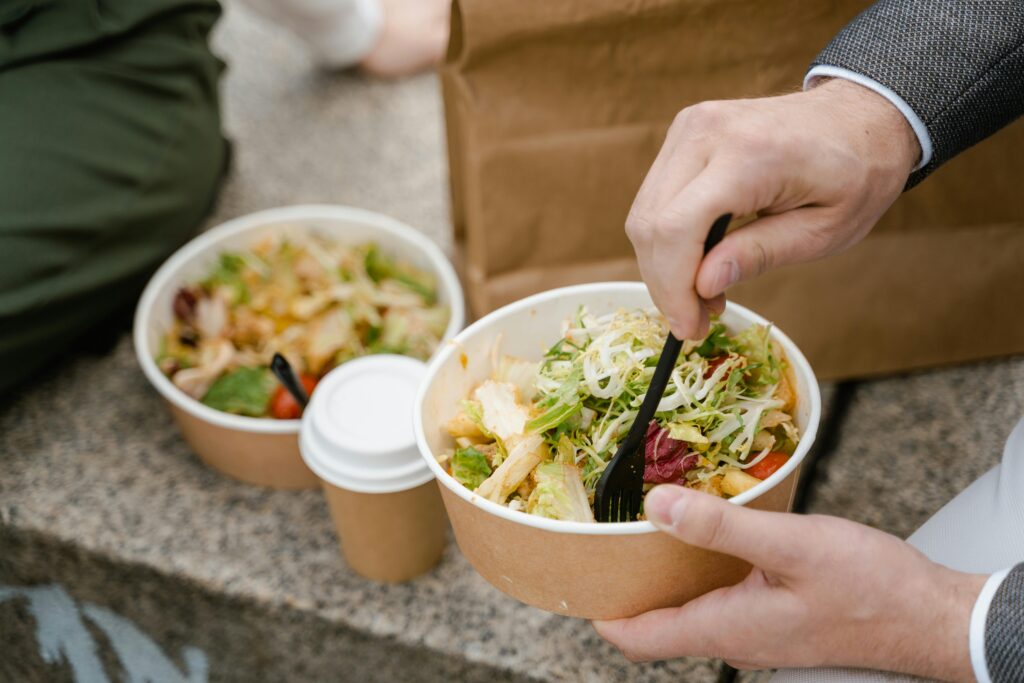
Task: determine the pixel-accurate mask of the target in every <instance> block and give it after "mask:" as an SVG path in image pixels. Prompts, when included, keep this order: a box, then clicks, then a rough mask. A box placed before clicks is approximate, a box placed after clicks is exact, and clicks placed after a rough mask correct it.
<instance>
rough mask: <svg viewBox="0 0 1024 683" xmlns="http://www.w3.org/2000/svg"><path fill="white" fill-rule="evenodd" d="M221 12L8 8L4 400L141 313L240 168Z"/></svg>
mask: <svg viewBox="0 0 1024 683" xmlns="http://www.w3.org/2000/svg"><path fill="white" fill-rule="evenodd" d="M219 13H220V8H219V6H218V4H217V3H216V1H215V0H0V392H4V391H6V390H8V389H9V388H10V387H11V386H13V385H14V384H16V383H18V382H20V381H21V380H24V379H25V378H26V377H28V376H29V375H30V374H31V373H33V372H35V371H37V370H38V369H40V368H42V367H44V366H46V365H47V364H49V363H51V362H53V361H54V360H55V359H56V358H58V357H59V356H61V355H63V354H66V353H67V352H69V351H71V350H73V349H74V347H75V345H76V344H77V343H78V340H79V339H80V338H81V337H82V336H83V334H85V333H86V332H88V331H90V330H91V328H94V327H95V326H96V325H98V324H102V323H103V322H104V321H105V320H107V319H109V318H110V317H111V316H112V314H114V313H115V312H117V311H119V310H123V309H125V308H126V307H130V306H131V305H132V304H133V302H134V300H135V299H136V298H137V296H138V293H139V291H140V289H141V287H142V285H143V284H144V283H145V280H146V278H147V277H148V275H149V274H150V273H151V272H152V271H153V270H154V269H155V268H156V267H157V266H158V265H159V264H160V262H161V261H162V260H163V259H165V258H166V257H167V256H168V255H169V254H170V253H171V252H172V251H173V250H174V249H175V248H177V247H178V246H180V245H181V244H182V243H183V242H185V241H186V240H187V239H188V238H189V237H190V236H191V235H192V234H193V233H194V232H195V231H196V229H197V228H198V227H199V225H200V223H201V221H202V219H203V218H204V216H206V215H207V213H208V212H209V210H210V207H211V205H212V203H213V201H214V198H215V196H216V192H217V188H218V186H219V183H220V179H221V177H222V175H223V172H224V168H225V165H226V157H227V145H226V142H225V140H224V138H223V136H222V134H221V128H220V113H219V108H218V96H217V86H218V79H219V76H220V74H221V71H222V69H223V65H222V63H221V62H220V61H219V60H218V59H217V58H215V57H214V56H213V55H212V54H211V52H210V51H209V48H208V46H207V37H208V35H209V32H210V29H211V28H212V26H213V24H214V23H215V22H216V20H217V18H218V16H219Z"/></svg>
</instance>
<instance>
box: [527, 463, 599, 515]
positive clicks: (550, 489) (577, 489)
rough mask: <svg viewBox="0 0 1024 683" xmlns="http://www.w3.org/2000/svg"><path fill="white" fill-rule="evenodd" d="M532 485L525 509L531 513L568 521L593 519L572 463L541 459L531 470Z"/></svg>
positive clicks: (584, 490)
mask: <svg viewBox="0 0 1024 683" xmlns="http://www.w3.org/2000/svg"><path fill="white" fill-rule="evenodd" d="M533 476H534V478H535V479H536V482H537V485H536V486H535V487H534V488H533V492H532V493H531V494H530V498H529V500H528V501H527V502H526V511H527V512H529V513H530V514H532V515H539V516H541V517H548V518H550V519H561V520H565V521H569V522H593V521H594V511H593V510H592V509H591V508H590V499H589V498H587V491H586V489H584V488H583V481H582V480H581V479H580V471H579V470H578V469H577V468H576V467H575V466H574V465H568V464H565V463H560V462H545V463H541V464H540V465H537V468H536V469H535V470H534V471H533Z"/></svg>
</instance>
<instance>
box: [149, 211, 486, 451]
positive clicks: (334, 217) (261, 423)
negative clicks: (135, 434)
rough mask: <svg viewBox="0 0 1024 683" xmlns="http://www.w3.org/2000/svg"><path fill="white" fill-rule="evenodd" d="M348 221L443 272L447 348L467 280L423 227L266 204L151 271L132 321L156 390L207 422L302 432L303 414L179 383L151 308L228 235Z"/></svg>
mask: <svg viewBox="0 0 1024 683" xmlns="http://www.w3.org/2000/svg"><path fill="white" fill-rule="evenodd" d="M317 220H327V221H348V222H353V223H362V224H364V225H366V226H368V227H370V228H372V229H374V230H377V231H380V232H382V233H387V234H390V235H391V236H393V237H396V238H398V239H399V240H401V241H404V242H407V243H409V244H410V246H412V247H415V248H417V249H419V250H421V251H422V252H423V253H424V254H426V257H427V260H428V261H430V263H431V266H432V270H433V271H434V273H435V275H436V276H437V278H438V282H439V284H440V286H441V288H442V289H444V290H445V291H446V292H447V293H448V298H449V301H448V308H449V319H448V326H447V327H446V328H445V331H444V335H443V336H442V338H441V343H440V344H438V347H437V350H435V352H434V355H435V356H436V355H437V353H438V351H440V350H441V349H443V348H444V346H445V344H446V343H447V342H448V340H450V339H452V338H453V337H454V336H455V335H456V333H458V331H459V330H460V329H461V328H462V326H463V324H464V322H465V315H466V313H465V303H464V294H463V291H462V285H461V284H460V283H459V278H458V276H457V275H456V274H455V268H454V267H453V266H452V263H451V261H450V260H449V259H448V257H447V256H446V255H445V253H444V252H443V251H442V250H441V248H440V247H439V246H438V245H437V244H436V243H435V242H434V241H433V240H431V239H430V238H429V237H427V236H426V235H425V234H424V233H422V232H420V231H419V230H416V229H415V228H413V227H411V226H409V225H408V224H406V223H403V222H401V221H399V220H397V219H395V218H391V217H390V216H385V215H384V214H380V213H377V212H375V211H369V210H367V209H360V208H357V207H353V206H344V205H340V204H297V205H293V206H282V207H276V208H272V209H264V210H262V211H256V212H253V213H248V214H244V215H242V216H238V217H236V218H232V219H230V220H228V221H225V222H223V223H220V224H218V225H216V226H214V227H212V228H210V229H209V230H206V231H204V232H202V233H200V234H199V235H197V236H196V237H194V238H192V239H191V240H189V241H188V242H186V243H185V244H184V245H182V246H181V247H180V248H179V249H178V250H177V251H175V252H174V253H173V254H172V255H171V256H170V257H169V258H168V259H167V260H166V261H164V262H163V263H162V264H161V265H160V267H159V268H158V269H157V270H156V272H154V273H153V275H152V277H150V279H149V282H148V283H147V284H146V288H145V289H144V290H143V292H142V296H141V297H140V298H139V302H138V304H137V305H136V307H135V318H134V322H133V327H132V341H133V344H134V346H135V356H136V358H137V360H138V363H139V365H140V366H141V367H142V371H143V374H145V375H146V379H148V380H149V383H150V384H152V385H153V387H154V388H156V390H157V392H159V394H160V395H161V396H162V397H163V398H164V399H165V400H167V401H169V402H170V403H171V404H172V405H174V406H175V407H177V408H179V409H181V410H183V411H185V412H186V413H188V414H189V415H192V416H193V417H196V418H198V419H200V420H203V421H204V422H207V423H210V424H213V425H216V426H218V427H224V428H227V429H234V430H239V431H245V432H253V433H260V434H296V435H297V434H298V433H299V425H300V424H301V422H302V421H301V420H298V419H295V420H277V419H272V418H266V417H247V416H245V415H233V414H231V413H225V412H221V411H219V410H216V409H214V408H210V407H209V406H205V405H203V404H202V403H200V402H199V401H197V400H196V399H194V398H192V397H191V396H189V395H188V394H186V393H185V392H183V391H182V390H181V389H179V388H178V387H176V386H175V385H174V383H173V382H171V380H170V379H168V378H167V376H165V375H164V373H163V372H161V371H160V368H159V367H158V366H157V364H156V360H155V359H154V358H153V357H152V356H151V355H150V354H149V349H148V340H147V333H148V331H149V328H150V327H151V326H152V325H153V324H154V323H153V320H152V318H153V316H152V313H153V311H154V309H155V305H156V298H157V295H158V294H159V292H160V290H161V288H162V287H163V286H164V284H165V283H166V282H167V281H169V280H173V279H174V278H175V277H177V276H178V273H179V272H180V271H181V270H182V269H183V268H184V267H185V266H187V265H188V264H189V263H191V262H192V261H193V260H195V259H196V258H198V257H199V256H201V255H203V254H205V253H207V252H208V251H210V250H211V249H214V248H215V247H216V244H217V243H218V242H220V241H221V240H223V239H226V238H228V237H231V236H234V235H239V234H244V233H246V232H249V231H256V230H258V229H261V228H269V227H273V226H274V224H276V223H286V222H301V221H317Z"/></svg>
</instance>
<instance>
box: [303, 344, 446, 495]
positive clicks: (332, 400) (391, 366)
mask: <svg viewBox="0 0 1024 683" xmlns="http://www.w3.org/2000/svg"><path fill="white" fill-rule="evenodd" d="M426 367H427V366H426V365H425V364H424V363H422V362H421V361H418V360H416V359H415V358H409V357H406V356H393V355H375V356H365V357H363V358H358V359H356V360H352V361H349V362H347V363H344V364H342V365H341V366H339V367H337V368H335V369H334V370H332V371H331V372H329V373H327V375H326V376H325V377H324V378H323V379H322V380H320V383H319V384H317V387H316V390H315V391H314V392H313V396H312V397H311V399H310V402H309V406H308V407H307V408H306V410H305V413H304V414H303V417H302V427H301V429H300V431H299V449H300V450H301V451H302V459H303V460H305V462H306V465H308V466H309V468H310V469H311V470H313V472H314V473H316V475H317V476H318V477H320V478H321V479H323V480H324V481H326V482H328V483H329V484H332V485H334V486H337V487H338V488H343V489H347V490H350V491H357V492H360V493H396V492H398V491H405V490H408V489H411V488H415V487H416V486H420V485H421V484H425V483H426V482H428V481H430V480H431V479H432V478H433V476H434V475H433V473H432V472H431V471H430V468H429V467H428V466H427V464H426V463H425V462H424V461H423V458H422V457H421V456H420V454H419V451H418V449H417V448H416V434H415V430H414V428H413V406H414V404H415V402H416V395H417V392H418V391H419V387H420V384H421V382H422V381H423V378H424V376H425V374H426Z"/></svg>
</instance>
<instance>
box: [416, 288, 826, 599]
mask: <svg viewBox="0 0 1024 683" xmlns="http://www.w3.org/2000/svg"><path fill="white" fill-rule="evenodd" d="M581 305H582V306H586V307H587V309H588V311H590V312H592V313H594V314H595V315H600V314H603V313H611V312H614V311H616V310H619V309H635V308H647V307H650V306H651V305H652V303H651V298H650V295H649V294H648V292H647V288H646V287H645V286H644V285H643V284H642V283H636V282H608V283H596V284H588V285H579V286H573V287H565V288H562V289H555V290H551V291H548V292H543V293H541V294H537V295H535V296H531V297H528V298H526V299H523V300H521V301H518V302H515V303H512V304H510V305H508V306H505V307H503V308H500V309H498V310H496V311H494V312H492V313H491V314H489V315H487V316H485V317H484V318H482V319H480V320H478V321H477V322H476V323H474V324H472V325H470V326H469V327H468V328H466V329H465V330H463V331H462V332H461V333H459V334H458V335H456V337H455V338H454V339H453V340H452V341H450V342H449V343H447V344H446V345H445V346H444V347H443V348H442V349H441V350H440V351H439V352H438V354H437V355H436V356H435V358H434V360H433V361H432V362H431V364H430V367H429V369H428V372H427V378H426V380H425V382H424V384H423V386H422V387H421V388H420V395H419V398H418V400H417V405H416V413H415V427H416V432H417V440H418V443H419V447H420V451H421V454H422V456H423V457H424V458H425V459H426V461H427V464H428V465H429V466H430V468H431V469H432V470H433V472H434V474H435V476H436V477H437V480H438V482H439V484H440V487H441V494H442V497H443V499H444V504H445V507H446V509H447V512H448V516H449V518H450V520H451V524H452V528H453V530H454V532H455V538H456V541H457V542H458V545H459V548H460V549H461V550H462V552H463V554H464V555H465V556H466V558H467V559H468V560H469V562H470V563H471V564H472V565H473V567H474V568H475V569H476V570H477V571H478V572H479V573H480V574H481V575H482V576H483V577H484V578H485V579H486V580H487V581H488V582H490V583H491V584H492V585H494V586H495V587H497V588H498V589H500V590H502V591H504V592H505V593H507V594H509V595H511V596H512V597H514V598H517V599H518V600H520V601H522V602H524V603H527V604H529V605H533V606H535V607H539V608H541V609H544V610H548V611H550V612H555V613H558V614H564V615H568V616H574V617H582V618H587V619H617V618H622V617H629V616H634V615H637V614H640V613H642V612H646V611H648V610H651V609H656V608H661V607H669V606H676V605H680V604H683V603H684V602H686V601H688V600H691V599H693V598H694V597H697V596H699V595H702V594H704V593H706V592H708V591H711V590H713V589H715V588H718V587H721V586H725V585H730V584H733V583H736V582H738V581H740V580H742V578H743V577H744V576H745V575H746V574H747V572H748V571H749V569H750V567H749V565H747V564H746V563H745V562H743V561H741V560H739V559H736V558H733V557H729V556H725V555H721V554H717V553H712V552H709V551H706V550H703V549H699V548H694V547H692V546H688V545H686V544H683V543H682V542H680V541H678V540H676V539H674V538H672V537H670V536H668V535H666V534H663V533H661V532H659V531H658V530H657V529H656V528H655V527H654V525H653V524H651V523H650V522H647V521H635V522H623V523H586V522H570V521H562V520H558V519H548V518H545V517H539V516H534V515H530V514H526V513H525V512H520V511H516V510H512V509H510V508H508V507H505V506H503V505H499V504H497V503H494V502H491V501H490V500H487V499H485V498H483V497H482V496H480V495H478V494H477V493H476V492H474V491H471V490H470V489H468V488H466V487H464V486H463V485H461V484H460V483H459V482H458V481H457V480H456V479H455V478H453V477H452V476H451V475H450V474H449V473H448V471H447V470H446V468H445V467H444V466H442V464H441V463H439V462H438V457H439V456H443V455H444V454H446V453H449V452H450V451H451V449H452V447H453V445H454V442H453V440H452V438H451V437H450V436H449V434H448V431H447V430H446V428H445V426H446V425H447V424H448V422H449V420H451V419H452V418H453V417H455V416H456V414H457V413H458V411H459V406H460V405H461V403H462V401H463V400H464V399H465V398H466V397H467V396H469V395H470V392H471V391H472V390H473V389H474V387H476V386H477V385H479V384H480V383H481V382H483V381H484V380H486V379H488V378H489V377H490V376H491V372H492V364H493V360H492V354H493V353H494V349H495V345H496V343H497V344H499V345H500V353H501V354H507V355H509V356H514V357H519V358H523V359H527V360H538V359H540V358H541V357H542V355H543V354H544V352H545V351H546V350H547V349H548V348H549V347H550V346H551V345H552V343H553V342H554V341H556V340H558V339H559V338H560V336H561V334H562V324H563V321H565V320H567V319H570V318H572V316H573V315H574V314H575V313H576V312H577V311H578V310H579V307H580V306H581ZM721 321H722V322H723V323H725V325H726V326H727V327H728V328H729V329H730V331H733V332H735V331H739V330H741V329H744V328H746V327H748V326H749V325H752V324H762V325H763V324H767V321H765V320H764V319H763V318H761V317H760V316H758V315H757V314H755V313H753V312H751V311H749V310H747V309H746V308H743V307H742V306H739V305H736V304H733V303H729V304H728V306H727V308H726V311H725V313H724V314H723V315H722V316H721ZM771 336H772V339H773V341H774V342H775V343H776V344H778V345H779V346H781V348H782V350H783V351H784V353H785V355H786V357H787V360H788V363H789V367H790V372H791V374H790V375H789V379H790V382H791V383H793V384H794V388H795V392H796V394H797V399H796V404H795V409H794V416H793V418H794V421H795V423H796V425H797V427H798V428H799V430H800V434H801V438H800V441H799V443H798V444H797V447H796V450H795V451H794V453H793V455H792V457H790V458H789V460H788V461H787V462H786V463H785V464H784V465H783V466H782V467H781V468H780V469H779V470H778V471H776V472H775V473H774V474H773V475H771V476H770V477H768V478H767V479H765V480H764V481H762V482H761V483H760V484H758V485H756V486H754V487H753V488H751V489H750V490H748V491H746V492H744V493H741V494H740V495H737V496H735V497H733V498H731V499H730V500H731V502H733V503H735V504H738V505H747V506H749V507H752V508H756V509H761V510H772V511H786V510H789V509H790V506H791V504H792V501H793V496H794V493H795V490H796V483H797V479H798V476H799V470H800V464H801V461H802V460H803V459H804V457H805V456H806V455H807V452H808V450H809V449H810V448H811V445H812V444H813V442H814V438H815V434H816V431H817V426H818V420H819V416H820V412H821V398H820V395H819V391H818V383H817V379H816V378H815V375H814V373H813V371H812V370H811V367H810V365H808V363H807V360H806V359H805V358H804V356H803V354H802V353H801V352H800V350H799V349H798V348H797V347H796V346H795V345H794V344H793V342H792V341H791V340H790V339H789V338H788V337H787V336H786V335H785V334H784V333H782V332H781V331H780V330H778V329H776V328H772V332H771Z"/></svg>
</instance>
